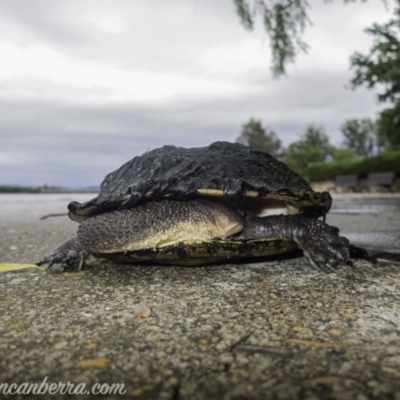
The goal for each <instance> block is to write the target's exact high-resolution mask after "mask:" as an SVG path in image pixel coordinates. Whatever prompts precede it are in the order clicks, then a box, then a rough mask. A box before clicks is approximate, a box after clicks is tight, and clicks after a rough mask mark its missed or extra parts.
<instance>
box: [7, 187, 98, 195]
mask: <svg viewBox="0 0 400 400" xmlns="http://www.w3.org/2000/svg"><path fill="white" fill-rule="evenodd" d="M99 191H100V188H90V187H89V188H62V187H48V186H42V187H25V186H8V185H0V194H1V193H98V192H99Z"/></svg>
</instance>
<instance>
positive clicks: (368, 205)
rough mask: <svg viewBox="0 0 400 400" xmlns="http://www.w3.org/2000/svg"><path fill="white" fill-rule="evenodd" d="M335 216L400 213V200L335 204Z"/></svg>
mask: <svg viewBox="0 0 400 400" xmlns="http://www.w3.org/2000/svg"><path fill="white" fill-rule="evenodd" d="M330 212H331V213H334V214H383V213H387V212H399V213H400V200H399V199H393V200H391V199H382V200H355V201H351V202H349V201H340V202H336V203H334V204H333V206H332V208H331V210H330Z"/></svg>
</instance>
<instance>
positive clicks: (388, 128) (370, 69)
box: [350, 0, 400, 147]
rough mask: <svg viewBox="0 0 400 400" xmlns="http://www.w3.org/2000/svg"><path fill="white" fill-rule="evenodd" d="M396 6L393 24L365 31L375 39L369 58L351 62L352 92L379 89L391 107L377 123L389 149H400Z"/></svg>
mask: <svg viewBox="0 0 400 400" xmlns="http://www.w3.org/2000/svg"><path fill="white" fill-rule="evenodd" d="M397 4H398V7H397V9H396V10H395V13H394V18H393V19H392V20H390V21H389V22H388V23H386V24H382V25H379V24H374V25H373V26H372V28H369V29H367V30H366V32H367V33H369V34H370V35H372V36H373V37H374V44H373V45H372V47H371V49H370V52H369V54H368V55H363V54H361V53H358V52H356V53H354V54H353V56H352V57H351V61H350V62H351V67H352V69H354V77H353V78H352V80H351V83H352V86H353V88H356V87H358V86H362V85H365V86H367V87H368V88H375V87H376V86H377V87H378V89H379V91H380V92H379V93H378V100H379V101H380V102H382V103H389V104H391V105H392V107H389V108H387V109H386V110H384V111H383V112H381V114H380V117H379V119H378V121H377V134H378V137H379V138H380V141H381V142H383V143H385V144H386V146H387V147H396V146H400V122H399V119H400V113H399V111H400V0H397Z"/></svg>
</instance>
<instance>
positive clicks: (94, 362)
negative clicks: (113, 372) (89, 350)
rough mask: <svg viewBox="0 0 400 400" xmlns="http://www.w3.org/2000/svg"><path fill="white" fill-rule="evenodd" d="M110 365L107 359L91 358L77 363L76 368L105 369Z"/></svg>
mask: <svg viewBox="0 0 400 400" xmlns="http://www.w3.org/2000/svg"><path fill="white" fill-rule="evenodd" d="M109 363H110V360H109V359H108V358H91V359H87V360H82V361H79V363H78V368H81V369H89V368H105V367H107V365H108V364H109Z"/></svg>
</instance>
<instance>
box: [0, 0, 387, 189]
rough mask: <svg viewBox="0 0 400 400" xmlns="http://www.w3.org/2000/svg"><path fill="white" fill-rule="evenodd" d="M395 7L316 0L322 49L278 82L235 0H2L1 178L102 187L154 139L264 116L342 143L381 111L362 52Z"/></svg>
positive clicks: (232, 133) (194, 139)
mask: <svg viewBox="0 0 400 400" xmlns="http://www.w3.org/2000/svg"><path fill="white" fill-rule="evenodd" d="M387 3H388V7H387V8H385V5H384V2H383V1H381V0H369V1H368V2H366V3H363V2H356V3H351V4H347V5H344V4H343V1H341V0H336V1H333V2H325V1H323V0H309V4H310V6H311V8H310V9H309V17H310V20H311V21H312V25H311V26H308V27H307V30H306V32H305V34H304V36H303V38H304V40H305V41H306V42H307V43H308V45H309V46H310V49H309V51H308V53H307V54H301V55H300V56H299V57H298V58H297V60H296V62H295V63H294V64H291V65H289V67H288V71H287V76H286V77H283V78H279V79H276V78H274V77H273V76H272V73H271V70H270V66H271V57H270V48H269V42H268V38H267V36H266V34H265V33H264V31H263V29H262V25H261V22H260V21H259V23H258V25H257V26H256V29H255V30H254V31H252V32H249V31H246V30H245V29H244V28H243V27H242V25H241V24H240V22H239V18H238V16H237V14H236V10H235V7H234V3H233V0H218V1H215V0H169V1H165V0H152V1H149V0H79V1H71V0H58V1H54V0H35V1H32V0H12V1H10V0H0V54H1V63H0V185H1V184H8V185H22V186H41V185H44V184H47V185H56V186H64V187H76V188H78V187H85V186H97V185H99V184H100V182H101V181H102V179H103V177H104V176H105V175H106V174H107V173H109V172H111V171H113V170H115V169H117V168H118V167H119V166H120V165H122V164H123V163H124V162H126V161H128V160H129V159H131V158H132V157H134V156H137V155H140V154H142V153H144V152H145V151H147V150H149V149H154V148H158V147H161V146H163V145H165V144H173V145H176V146H183V147H198V146H207V145H208V144H210V143H212V142H214V141H217V140H227V141H235V140H236V138H237V137H238V136H239V134H240V130H241V127H242V125H243V124H245V123H246V122H248V120H249V119H250V118H251V117H254V118H257V119H260V120H261V121H262V122H263V124H264V126H269V127H271V128H272V129H273V130H274V131H275V132H276V133H277V135H278V137H279V138H280V139H281V141H282V142H283V145H284V146H287V145H288V144H290V143H291V142H293V141H296V140H298V139H299V137H300V135H301V134H302V133H304V131H305V130H306V128H307V126H308V125H309V124H317V125H322V126H323V127H324V128H325V131H326V133H327V134H328V136H329V137H330V140H331V142H332V143H333V144H335V145H340V144H341V141H342V137H341V132H340V126H341V124H342V123H343V122H344V121H345V120H347V119H351V118H374V117H375V116H376V114H377V112H378V110H379V107H380V106H379V104H378V103H377V101H376V96H375V95H376V93H375V92H374V91H371V90H369V91H368V90H366V89H363V88H360V89H357V90H356V91H353V90H351V89H350V87H349V86H350V85H349V81H350V78H351V76H352V74H351V71H350V69H349V65H350V63H349V58H350V56H351V54H353V53H354V51H355V50H357V51H360V52H362V53H367V51H368V49H369V48H370V46H371V44H372V38H370V37H369V36H368V35H366V34H365V33H364V32H363V30H364V29H365V28H366V27H368V26H370V25H371V24H372V23H373V22H378V23H381V22H385V21H387V20H388V19H390V17H391V12H392V11H393V3H391V2H390V1H388V2H387Z"/></svg>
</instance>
